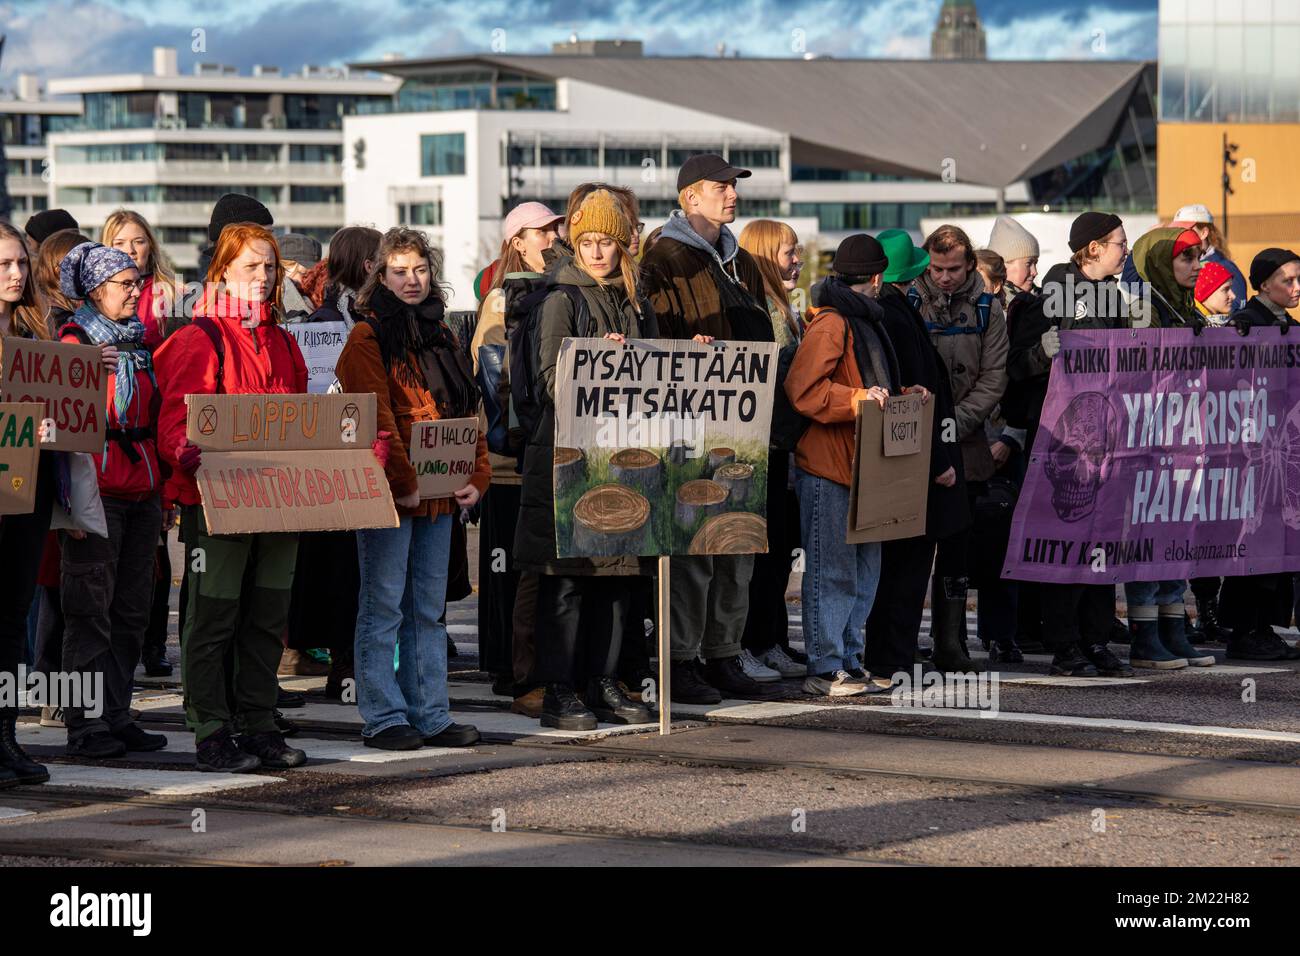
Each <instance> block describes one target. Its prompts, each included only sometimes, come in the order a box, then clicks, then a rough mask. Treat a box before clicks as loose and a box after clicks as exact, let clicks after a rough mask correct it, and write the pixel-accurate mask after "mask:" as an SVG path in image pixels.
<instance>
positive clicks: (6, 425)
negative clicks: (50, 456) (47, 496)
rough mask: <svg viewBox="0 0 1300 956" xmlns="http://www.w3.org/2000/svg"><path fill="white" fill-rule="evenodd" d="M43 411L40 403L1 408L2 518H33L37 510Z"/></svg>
mask: <svg viewBox="0 0 1300 956" xmlns="http://www.w3.org/2000/svg"><path fill="white" fill-rule="evenodd" d="M44 411H45V407H44V406H43V405H41V404H39V403H38V402H23V403H19V402H6V403H4V404H0V515H25V514H31V512H32V509H33V508H35V507H36V469H37V466H38V464H39V462H40V454H41V449H40V444H39V441H38V438H39V431H40V427H41V416H42V414H43V413H44Z"/></svg>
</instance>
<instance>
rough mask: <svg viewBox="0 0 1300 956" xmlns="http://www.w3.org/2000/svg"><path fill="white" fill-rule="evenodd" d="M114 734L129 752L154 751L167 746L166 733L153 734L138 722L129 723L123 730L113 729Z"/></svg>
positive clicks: (144, 752) (142, 752)
mask: <svg viewBox="0 0 1300 956" xmlns="http://www.w3.org/2000/svg"><path fill="white" fill-rule="evenodd" d="M113 736H114V737H116V738H117V739H118V740H120V741H122V744H123V745H124V746H125V747H126V749H127V752H128V753H138V754H146V753H152V752H153V751H155V750H162V749H164V748H165V747H166V746H167V736H166V734H151V733H149V732H148V731H147V730H144V729H143V728H141V727H140V726H139V725H138V724H127V725H126V726H125V727H123V728H122V729H121V730H115V731H113Z"/></svg>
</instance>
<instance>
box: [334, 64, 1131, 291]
mask: <svg viewBox="0 0 1300 956" xmlns="http://www.w3.org/2000/svg"><path fill="white" fill-rule="evenodd" d="M1151 66H1152V65H1150V64H1145V63H1141V62H1115V61H1110V62H1047V63H1032V62H1028V63H1027V62H1013V61H1003V62H997V63H993V62H987V61H982V62H979V61H977V62H960V61H953V62H933V61H897V60H892V61H891V60H830V59H815V60H800V59H743V58H732V57H716V58H704V57H685V58H675V57H674V58H669V57H647V56H643V55H642V50H641V45H640V43H638V42H635V41H596V42H592V41H586V42H582V43H574V42H570V43H568V44H557V46H556V51H555V53H554V54H553V55H549V56H505V55H494V54H485V55H479V56H466V57H451V58H439V59H421V60H406V59H401V58H390V59H386V60H383V61H380V62H374V63H359V64H353V65H352V69H353V70H354V71H358V72H359V71H373V72H375V73H381V74H383V75H387V76H390V77H393V78H396V79H398V80H400V82H401V87H400V89H398V90H397V92H396V94H395V96H394V97H393V99H392V101H391V103H390V104H389V105H388V106H387V107H384V106H378V105H374V104H369V105H367V107H365V109H364V111H359V112H358V113H357V114H355V115H349V116H347V117H346V118H345V119H344V122H343V139H344V159H343V162H344V167H345V168H344V180H345V187H344V198H345V218H346V220H347V221H348V222H349V223H361V222H364V223H372V224H374V225H375V226H377V227H378V228H381V229H384V228H388V227H389V226H392V225H395V224H398V223H405V224H409V225H415V226H419V227H421V228H423V229H425V230H426V231H427V232H428V234H429V235H430V237H431V238H432V239H433V241H434V242H435V243H436V244H437V245H439V246H440V247H442V249H443V250H444V255H445V261H444V268H443V279H444V281H445V282H447V283H449V284H450V285H451V287H452V289H453V306H454V307H455V308H472V307H473V305H474V299H473V296H472V280H473V277H474V276H475V274H476V273H477V272H478V271H479V270H480V269H481V268H482V267H483V266H484V265H486V264H487V263H488V262H490V261H491V260H492V259H493V258H494V257H495V255H496V253H497V251H498V248H499V246H500V242H501V234H500V229H501V220H502V217H503V216H504V214H505V213H506V212H507V211H508V210H509V209H510V208H512V207H513V206H514V205H515V204H517V203H518V202H521V201H524V200H532V199H536V200H540V201H542V202H545V203H547V204H548V205H550V206H551V207H552V208H553V209H555V210H556V211H557V212H558V211H561V210H563V209H564V207H565V203H566V201H567V196H568V194H569V192H570V190H571V189H572V188H573V187H574V186H576V185H578V184H579V183H582V182H588V181H593V180H595V181H604V182H610V183H614V184H617V185H623V186H628V187H630V188H632V189H633V190H634V191H635V192H636V193H637V195H638V196H639V198H640V200H641V206H642V219H643V220H644V221H645V222H646V224H647V227H648V228H653V226H654V225H656V224H657V223H659V222H661V221H662V219H663V218H664V217H665V216H666V215H667V214H668V212H669V211H670V210H671V209H672V208H674V207H675V206H676V177H677V171H678V168H679V167H680V165H681V163H682V162H683V161H684V160H685V158H686V157H688V156H690V155H692V154H694V153H699V152H719V153H722V154H723V155H725V156H727V157H728V159H729V160H730V161H731V162H732V163H733V164H735V165H738V166H742V167H746V168H749V169H751V170H753V176H752V177H751V178H748V179H745V180H743V181H742V182H741V183H740V184H739V186H740V195H741V203H740V214H741V215H742V216H743V217H746V218H749V217H757V216H773V217H777V216H779V217H781V218H782V219H785V220H786V221H789V222H790V223H791V224H792V225H793V226H794V227H795V228H796V230H797V231H799V234H800V237H801V239H803V240H805V241H807V242H815V243H816V245H817V246H818V248H819V249H820V250H821V251H823V253H827V252H830V251H833V249H834V246H835V244H837V243H838V242H839V240H840V239H842V238H843V237H844V236H845V235H847V234H849V233H851V232H858V231H864V230H869V231H873V232H874V231H878V230H881V229H887V228H896V227H897V228H904V229H909V230H911V231H913V232H914V233H917V234H919V230H920V225H921V221H922V219H924V218H927V217H934V216H939V217H956V216H962V215H977V214H982V213H991V212H993V211H995V210H996V209H998V208H1027V207H1032V208H1035V209H1041V208H1042V207H1043V206H1048V207H1049V208H1052V209H1061V210H1064V209H1069V208H1073V207H1077V206H1080V205H1082V206H1086V205H1088V204H1091V203H1092V202H1093V201H1094V200H1096V202H1097V204H1098V205H1102V206H1105V207H1106V208H1150V207H1151V205H1152V204H1153V202H1154V192H1155V184H1154V139H1155V132H1154V129H1155V128H1154V118H1153V115H1152V114H1153V110H1152V109H1151V101H1152V99H1153V96H1154V83H1153V82H1150V80H1151V79H1152V78H1151V77H1149V76H1148V74H1149V73H1151V72H1152V70H1151ZM1025 90H1034V91H1035V96H1034V97H1032V98H1029V97H1025V96H1024V95H1023V92H1024V91H1025ZM1013 102H1014V103H1017V104H1021V105H1020V106H1018V112H1014V113H1013V112H1009V111H1008V110H1007V109H1005V108H1004V107H1003V106H999V104H1010V103H1013ZM380 109H386V110H387V112H383V113H372V112H369V111H371V110H380ZM1134 143H1137V144H1138V145H1139V153H1141V156H1140V158H1138V159H1133V158H1132V155H1133V153H1132V146H1133V144H1134ZM1145 144H1149V149H1150V157H1149V163H1148V162H1147V155H1146V153H1142V152H1141V147H1142V146H1143V145H1145ZM738 226H743V220H742V221H741V222H739V223H738Z"/></svg>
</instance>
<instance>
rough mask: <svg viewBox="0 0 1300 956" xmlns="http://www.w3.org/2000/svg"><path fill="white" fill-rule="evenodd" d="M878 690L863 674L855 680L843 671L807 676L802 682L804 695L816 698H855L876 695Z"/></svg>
mask: <svg viewBox="0 0 1300 956" xmlns="http://www.w3.org/2000/svg"><path fill="white" fill-rule="evenodd" d="M859 673H862V672H859ZM878 690H879V689H878V688H876V685H874V684H872V683H870V682H868V681H867V679H866V674H865V673H863V674H862V677H861V678H857V677H854V676H853V675H852V674H850V673H849V672H848V671H844V670H839V671H829V672H827V673H825V674H809V675H808V676H807V677H806V678H804V682H803V691H804V693H805V694H815V695H817V696H818V697H856V696H858V695H859V694H871V693H877V692H878Z"/></svg>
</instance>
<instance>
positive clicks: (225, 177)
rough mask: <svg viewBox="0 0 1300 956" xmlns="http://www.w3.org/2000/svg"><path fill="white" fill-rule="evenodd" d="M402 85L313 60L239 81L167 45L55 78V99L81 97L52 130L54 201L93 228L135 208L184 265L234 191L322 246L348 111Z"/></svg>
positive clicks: (329, 226) (333, 215)
mask: <svg viewBox="0 0 1300 956" xmlns="http://www.w3.org/2000/svg"><path fill="white" fill-rule="evenodd" d="M399 85H400V81H399V80H397V79H395V78H391V77H355V76H352V75H350V74H349V72H348V71H347V70H346V69H344V68H332V69H321V68H318V67H310V66H307V67H303V69H302V71H301V73H298V74H283V73H281V72H280V69H279V68H278V67H270V66H262V67H254V69H253V72H252V75H251V76H241V75H239V73H238V71H237V70H236V69H235V68H234V67H229V66H223V65H220V64H213V63H198V64H196V65H195V70H194V74H193V75H191V76H182V75H180V74H179V72H178V70H177V61H176V51H175V49H172V48H170V47H157V48H155V50H154V62H153V72H151V73H128V74H120V75H111V76H84V77H76V78H65V79H55V80H51V81H50V84H49V88H50V92H51V93H52V94H64V95H68V94H73V95H77V96H79V97H80V98H81V103H82V104H83V106H84V109H82V110H81V116H80V117H79V118H78V119H77V120H76V121H75V122H74V123H73V124H72V128H70V129H67V128H65V131H62V132H57V133H53V134H51V136H50V137H49V148H50V153H51V156H50V164H49V169H50V174H51V175H50V183H49V203H50V205H51V206H61V207H63V208H65V209H67V210H68V212H69V213H71V214H72V216H73V217H74V218H75V219H76V220H77V221H78V222H79V223H80V224H81V226H82V228H83V229H84V230H85V231H86V232H87V233H90V234H95V233H97V231H98V229H99V228H100V226H102V224H103V222H104V220H105V219H106V218H107V217H108V215H109V214H110V213H112V212H113V211H114V210H115V209H118V208H119V207H122V206H126V207H129V208H131V209H134V210H136V211H137V212H139V213H140V214H141V215H143V216H144V217H145V218H146V219H147V220H148V221H149V222H150V224H152V225H153V226H154V227H155V228H156V229H157V230H158V232H159V240H160V241H161V243H162V245H163V247H164V248H165V250H166V252H167V253H168V255H169V256H170V257H171V259H172V260H173V262H175V264H176V265H177V266H178V267H179V268H180V269H181V270H182V271H184V270H189V269H193V268H194V267H195V265H196V263H197V259H198V249H199V247H200V246H201V245H202V244H204V243H206V242H207V224H208V218H209V216H210V215H211V212H212V206H213V204H214V203H215V202H216V200H217V199H218V197H220V196H221V195H222V194H223V193H227V192H239V193H245V194H247V195H250V196H253V197H255V198H257V199H259V200H260V201H262V202H263V203H265V204H266V206H267V208H269V209H270V211H271V215H272V216H273V217H274V219H275V227H276V230H277V231H278V232H284V231H293V232H301V233H306V234H308V235H312V236H315V237H316V238H317V239H319V240H320V241H321V242H322V243H325V242H327V241H328V240H329V237H330V235H331V234H333V233H334V231H335V230H337V229H338V228H339V227H341V226H342V225H343V224H344V215H343V172H342V170H343V117H344V115H346V114H347V113H350V112H353V111H354V110H356V109H359V108H362V107H363V106H364V105H365V104H368V103H372V102H382V103H388V102H389V101H391V99H392V95H393V93H394V92H395V91H396V89H397V87H398V86H399Z"/></svg>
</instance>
